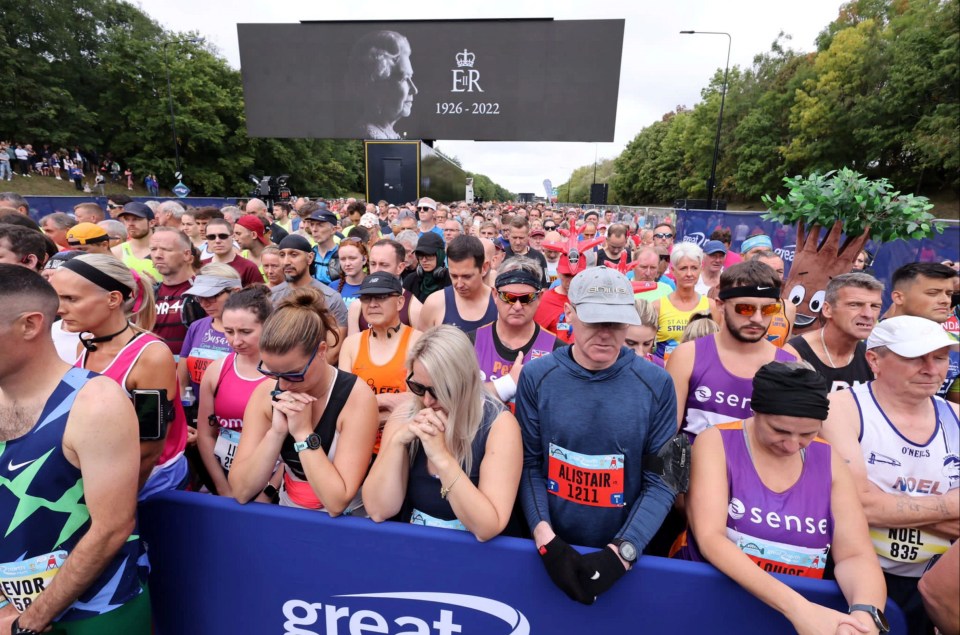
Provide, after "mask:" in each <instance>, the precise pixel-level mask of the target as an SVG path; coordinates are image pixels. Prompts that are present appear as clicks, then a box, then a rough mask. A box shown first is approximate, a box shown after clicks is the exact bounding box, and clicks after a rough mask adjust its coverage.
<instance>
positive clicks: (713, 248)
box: [703, 240, 727, 255]
mask: <svg viewBox="0 0 960 635" xmlns="http://www.w3.org/2000/svg"><path fill="white" fill-rule="evenodd" d="M703 253H705V254H707V255H710V254H719V253H724V254H725V253H727V247H726V246H725V245H724V244H723V243H722V242H720V241H719V240H708V241H707V242H705V243H703Z"/></svg>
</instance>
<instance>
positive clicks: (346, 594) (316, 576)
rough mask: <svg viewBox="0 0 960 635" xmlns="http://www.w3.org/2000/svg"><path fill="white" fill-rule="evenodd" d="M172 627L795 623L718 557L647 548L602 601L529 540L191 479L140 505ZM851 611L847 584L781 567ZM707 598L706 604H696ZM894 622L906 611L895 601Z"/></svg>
mask: <svg viewBox="0 0 960 635" xmlns="http://www.w3.org/2000/svg"><path fill="white" fill-rule="evenodd" d="M140 528H141V533H142V535H143V536H144V538H145V540H146V542H147V548H148V553H149V556H150V562H151V564H152V571H151V574H150V594H151V598H152V601H153V614H154V618H155V620H156V625H157V629H156V632H157V634H158V635H201V634H202V635H219V634H224V635H225V634H233V633H257V634H260V633H263V634H266V633H271V634H272V633H276V634H278V635H279V634H281V633H282V634H283V635H361V634H371V633H389V634H391V635H400V634H404V635H413V634H419V635H455V634H457V635H531V634H535V635H541V634H548V635H549V634H551V633H556V634H561V633H623V634H626V633H711V634H714V635H725V634H727V633H729V634H730V635H739V634H741V633H744V632H750V633H786V632H789V631H790V625H789V622H787V621H786V619H784V618H783V617H782V616H781V615H780V614H779V613H777V612H775V611H774V610H772V609H770V608H768V607H767V606H766V605H764V604H763V603H761V602H760V601H758V600H756V599H755V598H753V596H751V595H749V594H748V593H747V592H745V591H744V590H743V589H741V588H740V587H739V586H737V585H736V584H734V583H733V582H732V581H731V580H730V579H729V578H727V577H726V576H724V575H722V574H720V573H719V572H717V571H716V570H715V569H714V568H713V567H711V566H709V565H706V564H702V563H693V562H681V561H675V560H667V559H665V558H655V557H646V556H644V557H641V558H640V560H639V563H638V565H637V566H636V567H634V569H633V570H632V571H630V572H629V573H627V574H626V575H625V576H624V577H623V578H622V579H621V580H620V581H619V582H617V584H616V585H615V586H614V587H613V589H611V590H610V591H609V592H607V593H605V594H604V595H602V596H600V597H599V598H598V599H597V601H596V603H595V604H594V605H592V606H584V605H581V604H578V603H576V602H574V601H572V600H570V599H568V598H567V597H566V595H564V594H563V592H561V591H560V590H559V589H557V588H556V587H555V586H554V585H553V583H552V582H551V581H550V578H549V577H548V576H547V573H546V571H545V569H544V567H543V564H542V563H541V562H540V556H539V555H537V552H536V550H535V549H534V548H533V543H532V542H531V541H529V540H521V539H517V538H496V539H494V540H492V541H490V542H487V543H479V542H477V540H476V539H475V538H474V537H473V536H472V535H471V534H468V533H466V532H461V531H456V530H451V529H440V528H433V527H423V526H414V525H408V524H402V523H394V522H386V523H382V524H376V523H374V522H372V521H370V520H365V519H360V518H349V517H347V518H330V517H329V516H327V515H326V514H324V513H321V512H315V511H307V510H300V509H289V508H281V507H276V506H273V505H264V504H259V503H252V504H249V505H245V506H241V505H239V504H237V503H236V502H235V501H233V500H230V499H224V498H218V497H216V496H210V495H204V494H195V493H188V492H171V493H166V494H162V495H159V496H156V497H154V498H151V499H150V500H149V501H147V502H146V503H144V504H143V505H142V506H141V508H140ZM778 578H779V579H781V580H783V581H784V582H786V583H787V584H789V585H791V586H792V587H793V588H795V589H797V590H798V591H799V592H800V593H802V594H803V595H804V596H806V597H807V598H809V599H811V600H813V601H814V602H818V603H822V604H825V605H828V606H830V607H832V608H835V609H837V610H843V611H845V610H846V606H847V604H846V601H845V600H844V598H843V596H842V595H841V593H840V591H839V589H838V587H837V585H836V583H834V582H829V581H824V580H809V579H801V578H796V577H781V576H778ZM694 606H695V610H691V607H694ZM885 611H886V614H887V617H888V618H889V619H890V622H891V623H892V624H893V625H894V630H893V632H894V633H901V634H902V633H905V632H906V631H905V629H904V628H903V621H902V619H903V618H902V614H901V613H900V611H899V609H897V608H896V607H895V606H894V605H892V604H890V603H888V605H887V607H886V609H885Z"/></svg>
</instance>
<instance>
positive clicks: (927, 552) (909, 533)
mask: <svg viewBox="0 0 960 635" xmlns="http://www.w3.org/2000/svg"><path fill="white" fill-rule="evenodd" d="M870 539H871V540H873V548H874V550H875V551H876V552H877V555H878V556H880V564H881V566H882V567H883V568H884V569H885V570H886V569H890V570H891V571H893V572H895V573H896V572H899V571H905V570H907V569H911V568H913V567H911V565H916V567H915V568H916V570H917V571H918V572H922V571H923V569H924V567H925V563H926V562H927V561H929V560H930V559H931V558H933V557H935V556H939V555H942V554H944V553H946V551H947V549H949V548H950V541H949V540H946V539H945V538H940V537H939V536H934V535H933V534H931V533H928V532H925V531H923V530H921V529H916V528H906V527H898V528H893V529H875V528H873V527H871V528H870ZM885 561H886V562H885ZM890 561H892V562H890ZM897 575H902V574H901V573H897Z"/></svg>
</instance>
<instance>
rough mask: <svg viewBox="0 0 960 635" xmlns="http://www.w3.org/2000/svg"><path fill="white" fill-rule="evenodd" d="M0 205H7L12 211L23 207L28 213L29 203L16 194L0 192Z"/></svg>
mask: <svg viewBox="0 0 960 635" xmlns="http://www.w3.org/2000/svg"><path fill="white" fill-rule="evenodd" d="M0 203H9V204H10V207H13V208H14V209H16V208H18V207H23V208H25V209H26V210H27V211H30V203H28V202H27V199H25V198H23V197H22V196H20V195H19V194H17V193H16V192H0Z"/></svg>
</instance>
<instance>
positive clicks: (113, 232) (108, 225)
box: [97, 218, 156, 241]
mask: <svg viewBox="0 0 960 635" xmlns="http://www.w3.org/2000/svg"><path fill="white" fill-rule="evenodd" d="M97 225H99V226H100V227H103V229H104V231H106V232H107V235H108V236H110V237H111V238H113V237H114V236H119V237H120V240H121V241H124V240H126V239H127V226H126V225H124V224H123V223H121V222H120V221H118V220H114V219H112V218H111V219H108V220H102V221H100V222H99V223H97ZM155 229H156V228H155Z"/></svg>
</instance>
